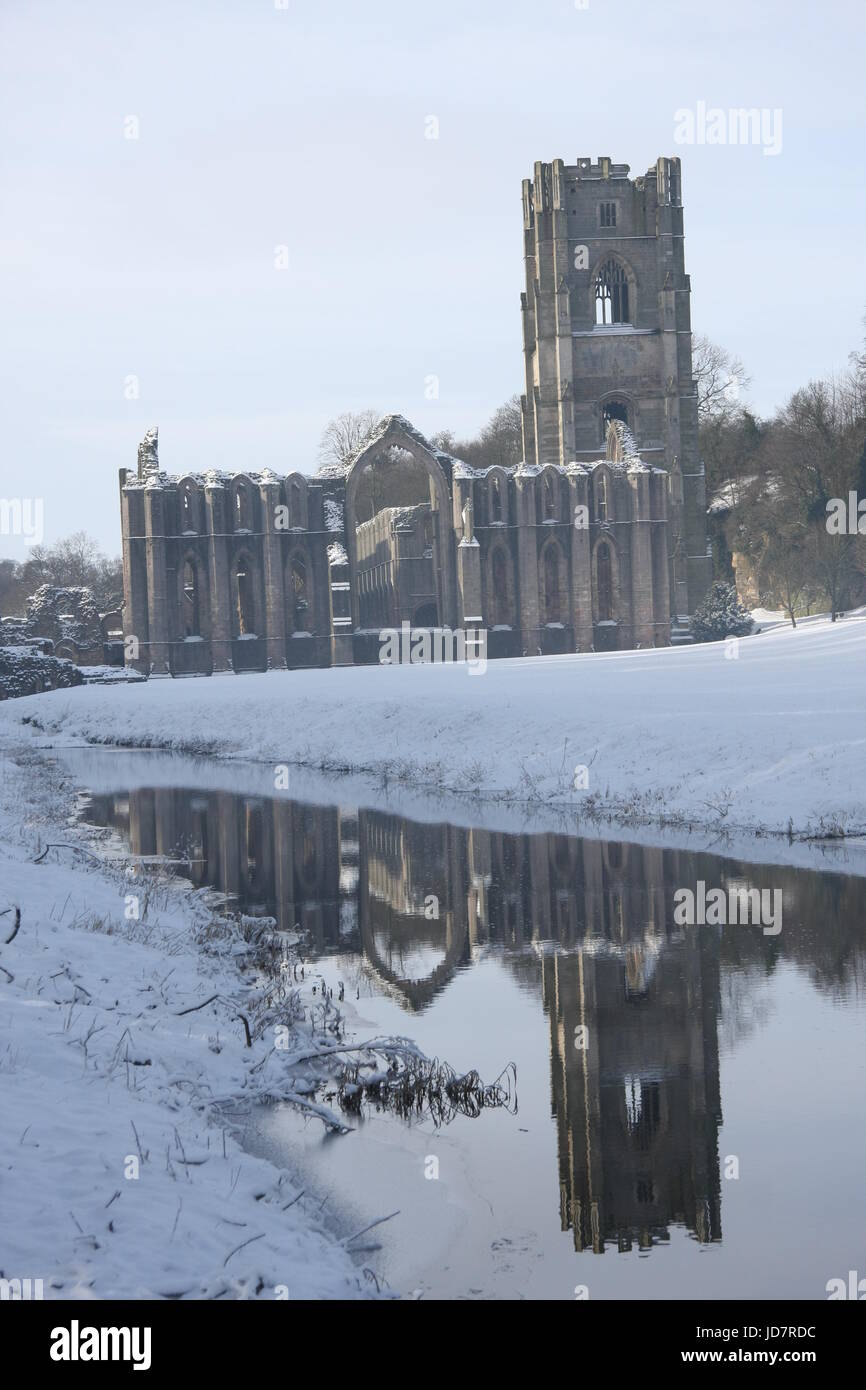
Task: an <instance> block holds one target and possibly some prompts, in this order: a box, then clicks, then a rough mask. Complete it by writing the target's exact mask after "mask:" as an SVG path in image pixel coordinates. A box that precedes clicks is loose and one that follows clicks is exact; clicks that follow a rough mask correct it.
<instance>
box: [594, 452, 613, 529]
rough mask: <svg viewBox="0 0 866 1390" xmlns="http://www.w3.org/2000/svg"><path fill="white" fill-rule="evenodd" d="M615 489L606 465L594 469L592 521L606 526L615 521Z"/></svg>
mask: <svg viewBox="0 0 866 1390" xmlns="http://www.w3.org/2000/svg"><path fill="white" fill-rule="evenodd" d="M612 502H613V489H612V487H611V477H610V472H609V470H608V469H607V468H605V466H604V464H601V465H599V466H598V467H597V468H595V469H593V474H592V513H591V515H592V520H593V521H597V522H598V523H599V525H601V526H604V525H606V524H607V523H608V522H611V521H613V507H612Z"/></svg>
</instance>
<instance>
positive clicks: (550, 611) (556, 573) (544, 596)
mask: <svg viewBox="0 0 866 1390" xmlns="http://www.w3.org/2000/svg"><path fill="white" fill-rule="evenodd" d="M538 598H539V608H540V612H541V623H542V626H545V625H546V624H549V623H564V622H565V621H566V617H567V615H568V594H567V588H566V582H565V556H564V555H563V553H562V547H561V546H560V544H559V542H558V541H554V540H550V541H548V542H547V544H546V545H545V546H544V548H543V549H542V551H541V555H540V556H539V564H538Z"/></svg>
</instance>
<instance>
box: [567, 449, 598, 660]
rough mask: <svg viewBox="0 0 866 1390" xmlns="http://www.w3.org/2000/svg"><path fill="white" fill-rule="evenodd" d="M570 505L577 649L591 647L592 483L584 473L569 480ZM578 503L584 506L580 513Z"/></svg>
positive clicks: (574, 625) (573, 607)
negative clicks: (590, 529)
mask: <svg viewBox="0 0 866 1390" xmlns="http://www.w3.org/2000/svg"><path fill="white" fill-rule="evenodd" d="M568 501H569V506H570V508H571V526H572V532H571V625H572V628H573V630H574V647H575V651H579V652H588V651H589V650H590V648H591V647H592V639H593V631H592V546H591V544H590V539H589V483H588V479H587V477H586V475H585V474H576V475H572V476H571V477H570V478H569V480H568ZM578 507H580V508H582V509H583V510H581V511H580V513H578V511H577V509H578Z"/></svg>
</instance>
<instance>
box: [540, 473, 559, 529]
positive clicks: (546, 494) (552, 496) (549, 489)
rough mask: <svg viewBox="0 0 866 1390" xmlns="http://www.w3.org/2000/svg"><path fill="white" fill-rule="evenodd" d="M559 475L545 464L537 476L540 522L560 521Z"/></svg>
mask: <svg viewBox="0 0 866 1390" xmlns="http://www.w3.org/2000/svg"><path fill="white" fill-rule="evenodd" d="M560 481H561V478H560V473H559V470H558V469H556V468H554V467H553V465H552V464H547V466H546V467H545V468H543V469H542V471H541V473H540V474H539V475H538V483H539V490H540V496H539V510H540V513H541V521H542V522H557V521H561V520H562V489H561V487H560Z"/></svg>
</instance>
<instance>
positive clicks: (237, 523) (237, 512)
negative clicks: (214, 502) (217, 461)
mask: <svg viewBox="0 0 866 1390" xmlns="http://www.w3.org/2000/svg"><path fill="white" fill-rule="evenodd" d="M230 514H231V519H232V523H231V524H232V530H233V531H241V532H244V531H252V530H253V520H254V515H253V484H252V480H251V479H250V478H248V477H247V475H246V474H245V473H240V474H238V475H237V476H236V477H234V478H232V482H231V504H230Z"/></svg>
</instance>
